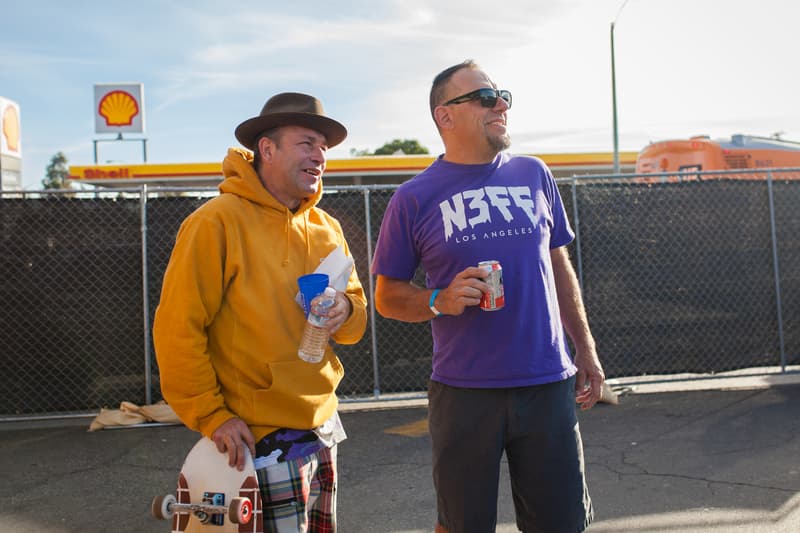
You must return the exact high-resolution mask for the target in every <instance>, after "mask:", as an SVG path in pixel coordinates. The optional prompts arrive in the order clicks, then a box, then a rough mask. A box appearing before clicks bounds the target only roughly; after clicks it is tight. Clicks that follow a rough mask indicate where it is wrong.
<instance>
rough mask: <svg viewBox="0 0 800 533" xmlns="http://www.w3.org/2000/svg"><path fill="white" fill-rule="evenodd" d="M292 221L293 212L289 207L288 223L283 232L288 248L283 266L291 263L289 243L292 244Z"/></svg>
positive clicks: (287, 211)
mask: <svg viewBox="0 0 800 533" xmlns="http://www.w3.org/2000/svg"><path fill="white" fill-rule="evenodd" d="M291 223H292V212H291V211H289V210H288V209H287V210H286V225H285V226H284V228H283V232H284V233H285V234H286V248H285V250H286V253H285V255H284V256H283V263H281V264H282V265H283V266H287V265H288V264H289V245H290V244H291V243H290V238H289V230H290V227H291Z"/></svg>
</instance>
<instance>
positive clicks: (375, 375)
mask: <svg viewBox="0 0 800 533" xmlns="http://www.w3.org/2000/svg"><path fill="white" fill-rule="evenodd" d="M369 193H370V190H369V189H364V223H365V224H366V237H367V268H368V269H369V272H367V280H369V284H368V285H369V286H368V290H369V298H367V301H368V302H369V330H370V335H371V336H372V380H373V381H372V383H373V385H372V395H373V396H374V397H375V399H376V400H377V399H378V398H380V396H381V385H380V383H381V382H380V369H379V368H378V333H377V331H376V330H375V287H374V281H373V279H372V211H371V210H370V194H369Z"/></svg>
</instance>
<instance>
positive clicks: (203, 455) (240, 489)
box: [150, 437, 264, 533]
mask: <svg viewBox="0 0 800 533" xmlns="http://www.w3.org/2000/svg"><path fill="white" fill-rule="evenodd" d="M245 453H246V454H247V458H246V461H245V468H244V470H243V471H241V472H240V471H239V470H237V469H236V467H231V466H228V454H226V453H220V452H219V451H218V450H217V446H216V445H215V444H214V442H213V441H212V440H210V439H208V438H205V437H204V438H202V439H200V440H199V441H198V442H197V444H195V445H194V447H193V448H192V449H191V450H190V451H189V453H188V454H187V455H186V459H185V460H184V462H183V467H181V472H180V475H179V476H178V489H177V492H176V494H175V495H172V494H166V495H159V496H156V497H155V498H154V499H153V503H152V505H151V508H150V510H151V512H152V514H153V516H155V517H156V518H158V519H160V520H170V519H171V520H172V533H180V532H186V533H202V532H212V531H213V532H216V533H228V532H231V533H232V532H239V533H243V532H248V533H263V531H264V523H263V514H262V510H261V494H260V492H259V490H258V479H257V478H256V471H255V467H254V466H253V459H252V457H250V453H249V452H248V451H247V450H245Z"/></svg>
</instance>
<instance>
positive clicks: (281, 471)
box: [256, 446, 337, 533]
mask: <svg viewBox="0 0 800 533" xmlns="http://www.w3.org/2000/svg"><path fill="white" fill-rule="evenodd" d="M256 476H258V485H259V487H260V489H261V504H262V509H263V519H264V532H265V533H336V482H337V479H336V478H337V472H336V446H332V447H331V448H322V449H320V450H318V451H317V452H316V453H313V454H311V455H309V456H307V457H301V458H299V459H292V460H289V461H286V462H283V463H278V464H274V465H271V466H268V467H266V468H261V469H258V470H256Z"/></svg>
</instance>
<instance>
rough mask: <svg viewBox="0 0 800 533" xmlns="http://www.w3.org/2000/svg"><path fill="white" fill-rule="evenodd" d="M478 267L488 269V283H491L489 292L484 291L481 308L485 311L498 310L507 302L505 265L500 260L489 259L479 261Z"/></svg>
mask: <svg viewBox="0 0 800 533" xmlns="http://www.w3.org/2000/svg"><path fill="white" fill-rule="evenodd" d="M478 268H480V269H482V270H485V271H486V283H488V284H489V292H485V293H483V296H482V297H481V303H480V308H481V309H483V310H484V311H497V310H498V309H502V308H503V306H504V305H505V304H506V297H505V292H504V291H503V267H501V266H500V261H495V260H489V261H481V262H480V263H478Z"/></svg>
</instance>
